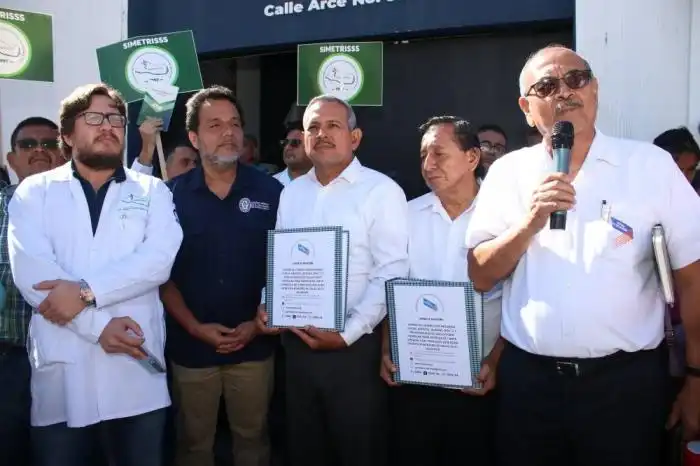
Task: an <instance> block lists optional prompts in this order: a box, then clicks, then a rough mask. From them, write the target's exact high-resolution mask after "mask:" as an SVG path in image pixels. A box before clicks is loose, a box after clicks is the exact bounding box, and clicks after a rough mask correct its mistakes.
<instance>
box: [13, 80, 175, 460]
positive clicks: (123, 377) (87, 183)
mask: <svg viewBox="0 0 700 466" xmlns="http://www.w3.org/2000/svg"><path fill="white" fill-rule="evenodd" d="M125 123H126V107H125V103H124V101H123V100H122V98H121V96H120V95H119V94H118V93H117V92H116V91H114V90H113V89H111V88H109V87H107V86H105V85H102V84H98V85H88V86H83V87H79V88H78V89H76V90H75V91H74V92H73V93H72V94H71V95H70V96H68V97H67V98H66V99H65V100H64V101H63V102H62V103H61V112H60V144H61V146H62V149H63V151H64V153H65V154H71V155H72V161H71V162H70V163H67V164H65V165H63V166H61V167H59V168H56V169H54V170H51V171H49V172H45V173H41V174H38V175H33V176H30V177H28V178H27V179H25V180H24V181H23V182H22V183H21V184H20V185H19V187H18V188H17V190H16V191H15V194H14V196H13V198H12V201H11V202H10V205H9V214H10V218H9V227H8V245H9V253H10V263H11V266H12V274H13V278H14V281H15V284H16V285H17V288H18V289H19V290H20V292H21V293H22V295H23V296H24V298H25V300H26V301H27V303H29V304H30V305H31V306H32V307H33V308H35V313H34V315H33V316H32V318H31V321H30V330H29V350H30V361H31V364H32V381H31V389H32V412H31V423H32V426H33V432H32V436H33V446H34V452H35V463H34V464H35V465H36V466H91V465H93V464H99V463H100V461H99V457H98V456H96V455H100V456H102V458H103V459H108V461H109V464H111V465H114V466H153V465H158V464H160V462H161V456H162V444H161V442H162V437H163V426H164V422H165V409H164V408H166V407H167V406H169V405H170V397H169V395H168V389H167V386H166V378H165V372H164V370H163V367H162V366H163V364H164V361H163V346H164V342H165V332H164V320H163V306H162V304H161V302H160V298H159V294H158V287H159V285H161V284H162V283H164V282H165V281H166V280H167V279H168V276H169V275H170V269H171V266H172V264H173V260H174V259H175V255H176V254H177V251H178V248H179V247H180V242H181V241H182V230H181V229H180V225H179V223H178V221H177V218H176V216H175V215H174V206H173V203H172V196H171V194H170V190H169V189H168V188H167V187H166V186H165V184H163V183H162V182H161V181H159V180H157V179H156V178H153V177H150V176H146V175H141V174H139V173H137V172H134V171H132V170H129V169H125V168H124V167H123V166H122V152H123V150H124V126H125ZM147 354H150V355H152V356H153V358H147ZM159 366H160V368H159ZM159 369H160V370H159Z"/></svg>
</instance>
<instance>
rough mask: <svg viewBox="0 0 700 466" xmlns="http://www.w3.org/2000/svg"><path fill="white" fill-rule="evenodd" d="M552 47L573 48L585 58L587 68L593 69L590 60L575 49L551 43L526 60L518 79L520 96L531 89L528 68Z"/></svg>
mask: <svg viewBox="0 0 700 466" xmlns="http://www.w3.org/2000/svg"><path fill="white" fill-rule="evenodd" d="M552 49H564V50H571V51H572V52H574V53H575V54H576V55H578V57H579V58H580V59H581V60H583V64H584V66H585V67H586V69H587V70H590V69H591V65H590V64H589V63H588V60H586V59H585V58H583V57H582V56H581V54H579V53H578V52H576V51H575V50H572V49H570V48H569V47H567V46H565V45H561V44H549V45H547V46H545V47H542V48H541V49H539V50H537V51H536V52H534V53H532V54H530V56H529V57H527V60H526V61H525V64H524V65H523V69H522V70H521V71H520V77H519V79H518V85H519V86H520V96H521V97H525V94H527V91H529V90H530V86H528V85H527V84H526V82H525V81H526V76H527V72H528V68H529V67H530V64H531V63H532V62H533V61H535V59H536V58H539V56H540V55H542V54H543V53H544V52H547V51H549V50H552Z"/></svg>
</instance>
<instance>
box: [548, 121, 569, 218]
mask: <svg viewBox="0 0 700 466" xmlns="http://www.w3.org/2000/svg"><path fill="white" fill-rule="evenodd" d="M573 145H574V125H573V124H572V123H571V122H570V121H557V122H556V123H554V127H553V128H552V157H553V158H554V164H555V165H556V167H557V172H560V173H569V164H570V163H571V148H572V147H573ZM549 228H550V229H551V230H565V229H566V211H565V210H558V211H556V212H552V215H551V216H550V217H549Z"/></svg>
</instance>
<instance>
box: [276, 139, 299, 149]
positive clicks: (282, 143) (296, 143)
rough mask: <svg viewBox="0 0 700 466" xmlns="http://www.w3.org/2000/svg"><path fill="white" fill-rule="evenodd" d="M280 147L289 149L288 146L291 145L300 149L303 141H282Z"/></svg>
mask: <svg viewBox="0 0 700 466" xmlns="http://www.w3.org/2000/svg"><path fill="white" fill-rule="evenodd" d="M280 145H281V146H282V147H287V145H290V146H292V147H299V146H300V145H301V139H282V140H281V141H280Z"/></svg>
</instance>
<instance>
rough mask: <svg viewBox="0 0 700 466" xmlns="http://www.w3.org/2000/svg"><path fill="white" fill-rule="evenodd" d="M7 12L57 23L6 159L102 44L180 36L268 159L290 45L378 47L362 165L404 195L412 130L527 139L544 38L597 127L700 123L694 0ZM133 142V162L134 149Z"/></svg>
mask: <svg viewBox="0 0 700 466" xmlns="http://www.w3.org/2000/svg"><path fill="white" fill-rule="evenodd" d="M5 6H6V7H7V8H16V9H22V10H30V11H37V12H43V13H50V14H52V15H53V16H54V44H55V82H54V83H36V82H24V81H12V80H2V81H0V123H1V128H2V143H3V144H2V149H3V151H4V152H6V151H7V150H8V149H9V147H8V146H9V136H10V132H11V131H12V129H13V128H14V126H15V125H16V124H17V122H19V121H20V120H21V119H23V118H25V117H27V116H30V115H41V116H46V117H49V118H52V119H55V118H56V116H57V110H58V105H59V102H60V100H61V99H62V98H63V97H65V96H66V95H67V94H68V92H70V90H72V89H73V88H74V87H75V86H77V85H79V84H83V83H86V82H92V81H97V80H99V73H98V70H97V61H96V58H95V49H96V48H97V47H99V46H102V45H106V44H108V43H111V42H115V41H118V40H121V39H124V38H127V37H130V36H136V35H143V34H153V33H159V32H171V31H177V30H184V29H192V30H193V31H194V35H195V40H196V43H197V48H198V50H199V52H200V56H201V62H202V74H203V77H204V81H205V84H212V83H219V84H225V85H229V86H230V87H233V88H235V89H236V90H237V92H238V94H239V96H240V97H241V99H242V101H243V105H244V108H245V110H246V112H247V114H248V121H249V127H248V130H249V131H250V132H252V133H254V134H257V135H258V136H259V137H260V139H261V140H262V141H264V144H268V146H265V145H263V147H262V150H263V151H270V152H271V151H273V150H277V146H276V145H275V146H274V147H273V144H275V143H276V140H277V139H278V136H277V135H278V134H279V133H280V131H281V123H282V121H283V119H284V118H285V116H286V115H287V114H288V112H289V109H290V103H291V101H292V100H293V98H291V97H290V96H292V95H293V94H294V93H295V74H294V73H295V58H294V53H293V52H294V49H295V46H296V44H298V43H308V42H318V41H343V40H383V41H384V42H385V80H384V89H385V99H384V106H383V107H381V108H362V109H360V110H359V112H358V113H359V115H358V117H359V119H360V122H361V123H362V126H363V127H364V128H365V130H366V131H365V132H366V134H367V139H366V141H365V144H364V145H363V148H362V152H361V154H360V156H361V157H362V158H363V161H365V163H368V164H369V165H372V166H374V167H376V168H378V169H380V170H382V171H385V172H389V173H391V172H393V171H396V170H399V171H400V172H403V173H398V177H399V178H402V177H403V179H401V181H402V184H403V185H404V186H405V187H407V189H408V191H415V190H418V189H419V185H420V187H422V183H421V182H420V180H419V179H418V178H417V176H416V175H417V166H418V165H417V164H418V161H417V159H418V157H417V144H418V137H417V133H416V131H415V129H416V126H417V125H418V124H419V123H420V122H421V120H422V119H424V118H426V117H428V116H430V115H433V114H436V113H452V114H461V115H463V116H466V117H468V118H472V119H474V120H475V122H476V123H479V124H480V123H491V122H495V123H499V124H501V125H502V126H504V127H505V128H506V130H507V131H508V132H509V133H510V134H512V135H513V138H512V139H514V140H515V141H516V142H518V141H520V140H522V139H523V138H524V135H523V133H524V121H523V120H522V117H521V116H520V114H519V110H518V109H517V104H516V101H517V92H518V90H517V74H518V72H519V68H520V66H522V60H523V59H524V58H525V56H527V54H528V53H529V52H530V51H532V50H533V49H535V48H538V47H540V46H542V45H545V44H546V43H549V42H562V43H565V44H567V45H571V46H574V47H575V48H576V49H577V50H579V51H580V52H581V53H582V54H583V55H584V56H586V58H588V60H589V61H590V63H591V65H592V66H593V69H594V71H595V72H596V74H597V75H598V76H599V78H600V80H601V97H600V98H601V106H600V112H599V127H600V129H601V131H603V132H605V133H608V134H611V135H620V136H626V137H631V138H636V139H643V140H651V139H652V138H653V137H654V136H655V135H656V134H658V133H660V132H661V131H663V130H665V129H668V128H670V127H674V126H679V125H687V126H688V127H690V128H691V129H692V130H693V131H694V132H695V134H696V135H697V130H698V123H700V79H698V77H699V76H700V0H664V1H663V2H662V1H659V0H616V1H615V2H610V1H604V0H578V1H574V0H490V1H489V2H482V1H479V0H288V1H283V0H247V1H245V2H234V1H228V0H200V1H197V2H194V1H191V0H150V1H148V2H145V1H143V0H110V1H103V2H94V0H6V1H5ZM263 91H264V92H263ZM290 99H291V100H290ZM133 107H134V106H132V108H131V110H130V113H131V116H132V117H133V118H132V120H135V116H136V112H137V111H138V110H137V108H133ZM178 118H179V119H180V120H181V119H182V118H183V116H182V115H178V116H177V118H175V119H174V126H175V125H177V121H178ZM134 129H135V128H134V127H133V126H131V127H130V131H133V130H134ZM172 133H173V134H169V135H167V136H171V137H173V138H174V137H183V134H179V135H177V134H175V133H174V132H172ZM183 133H184V132H183ZM129 139H130V151H129V152H130V153H131V154H132V156H133V153H134V152H135V151H137V150H138V140H137V138H129ZM397 167H398V168H397ZM393 174H396V173H393ZM404 175H405V177H404Z"/></svg>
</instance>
